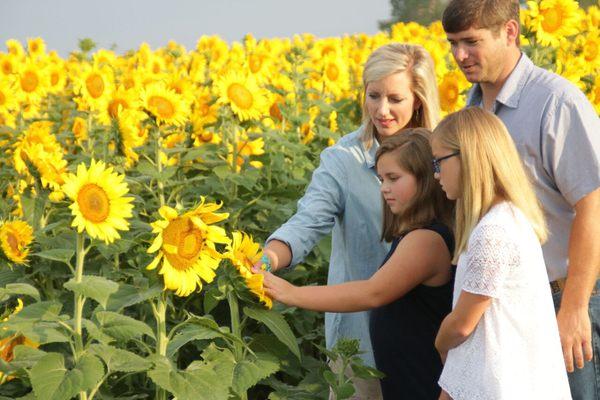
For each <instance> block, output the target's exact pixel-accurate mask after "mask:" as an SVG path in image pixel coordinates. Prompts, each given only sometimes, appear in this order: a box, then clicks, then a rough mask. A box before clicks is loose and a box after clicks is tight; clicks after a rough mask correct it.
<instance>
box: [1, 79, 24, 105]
mask: <svg viewBox="0 0 600 400" xmlns="http://www.w3.org/2000/svg"><path fill="white" fill-rule="evenodd" d="M19 100H20V99H19V97H18V96H15V90H14V83H13V82H12V81H11V80H10V79H9V78H4V77H1V76H0V113H2V112H6V111H12V110H16V109H18V108H19Z"/></svg>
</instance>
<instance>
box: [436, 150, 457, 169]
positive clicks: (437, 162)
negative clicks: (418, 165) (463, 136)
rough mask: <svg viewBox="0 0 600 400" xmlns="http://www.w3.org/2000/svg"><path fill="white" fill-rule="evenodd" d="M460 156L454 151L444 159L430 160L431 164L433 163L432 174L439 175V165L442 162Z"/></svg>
mask: <svg viewBox="0 0 600 400" xmlns="http://www.w3.org/2000/svg"><path fill="white" fill-rule="evenodd" d="M459 154H460V151H455V152H454V153H452V154H448V155H447V156H444V157H440V158H434V159H433V160H431V162H432V163H433V173H434V174H439V173H440V164H441V163H442V161H444V160H446V159H448V158H450V157H454V156H457V155H459Z"/></svg>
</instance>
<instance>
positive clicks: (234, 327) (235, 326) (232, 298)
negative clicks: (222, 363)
mask: <svg viewBox="0 0 600 400" xmlns="http://www.w3.org/2000/svg"><path fill="white" fill-rule="evenodd" d="M227 302H228V303H229V313H230V314H231V333H233V334H234V335H235V336H236V337H238V338H239V339H240V340H242V329H241V324H240V308H239V304H238V299H237V296H236V295H235V292H234V291H233V290H230V291H229V292H227ZM233 355H234V357H235V361H236V362H240V361H242V360H243V358H244V349H243V348H242V344H241V343H239V342H237V341H236V342H235V343H234V344H233ZM240 397H241V399H242V400H247V399H248V394H247V393H242V394H241V395H240Z"/></svg>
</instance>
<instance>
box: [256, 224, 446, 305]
mask: <svg viewBox="0 0 600 400" xmlns="http://www.w3.org/2000/svg"><path fill="white" fill-rule="evenodd" d="M257 272H259V273H262V274H263V275H264V277H265V280H264V285H265V289H266V291H267V294H268V295H269V296H270V297H272V298H273V299H275V300H277V301H280V302H282V303H285V304H288V305H291V306H296V307H301V308H306V309H309V310H315V311H331V312H354V311H362V310H368V309H371V308H375V307H380V306H382V305H385V304H388V303H390V302H392V301H394V300H396V299H398V298H399V297H402V296H404V295H405V294H406V293H407V292H408V291H410V290H411V289H413V288H414V287H415V286H417V285H418V284H420V283H422V282H426V281H428V280H430V279H432V278H434V277H436V276H441V275H444V274H447V279H449V278H450V253H449V251H448V248H447V247H446V245H445V243H444V241H443V239H442V238H441V236H439V235H438V234H437V233H435V232H433V231H430V230H425V229H419V230H416V231H413V232H411V233H409V234H408V235H406V237H405V238H404V239H403V240H402V241H401V242H400V244H399V245H398V247H397V248H396V250H395V251H394V253H393V254H392V256H391V257H390V259H389V260H388V261H387V262H386V263H385V264H384V265H383V266H382V267H381V268H380V269H379V271H377V272H376V273H375V275H373V276H372V277H371V278H370V279H368V280H362V281H353V282H346V283H343V284H339V285H333V286H302V287H297V286H294V285H292V284H290V283H289V282H287V281H285V280H284V279H281V278H278V277H276V276H274V275H273V274H270V273H267V272H262V271H257ZM447 279H446V281H447Z"/></svg>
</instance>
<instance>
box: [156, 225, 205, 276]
mask: <svg viewBox="0 0 600 400" xmlns="http://www.w3.org/2000/svg"><path fill="white" fill-rule="evenodd" d="M163 244H168V245H170V246H173V247H175V248H177V253H174V254H173V253H170V252H165V255H166V257H167V259H168V260H169V263H170V264H171V266H172V267H173V268H175V269H178V270H181V271H185V270H187V269H189V268H191V267H193V265H194V264H195V262H196V260H197V259H198V257H200V252H201V251H202V248H203V247H204V236H203V235H202V232H201V231H200V230H199V229H198V228H197V227H196V226H195V225H194V224H193V223H192V221H190V219H189V218H186V217H180V218H176V219H174V220H172V221H171V222H170V223H169V226H167V227H166V228H165V230H164V231H163Z"/></svg>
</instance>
